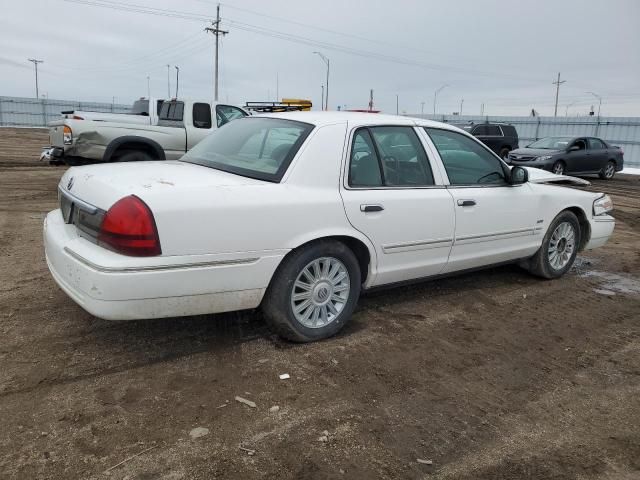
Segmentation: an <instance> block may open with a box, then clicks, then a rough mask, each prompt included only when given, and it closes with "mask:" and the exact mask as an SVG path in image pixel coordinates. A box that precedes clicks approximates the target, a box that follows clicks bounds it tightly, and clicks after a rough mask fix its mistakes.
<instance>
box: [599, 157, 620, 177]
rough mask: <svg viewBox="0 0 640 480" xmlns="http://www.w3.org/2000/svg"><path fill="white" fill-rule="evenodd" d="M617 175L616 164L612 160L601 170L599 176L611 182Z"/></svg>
mask: <svg viewBox="0 0 640 480" xmlns="http://www.w3.org/2000/svg"><path fill="white" fill-rule="evenodd" d="M615 174H616V164H615V163H614V162H613V161H612V160H609V161H608V162H607V164H606V165H605V166H604V168H603V169H602V170H600V173H598V176H599V177H600V178H601V179H603V180H611V179H612V178H613V176H614V175H615Z"/></svg>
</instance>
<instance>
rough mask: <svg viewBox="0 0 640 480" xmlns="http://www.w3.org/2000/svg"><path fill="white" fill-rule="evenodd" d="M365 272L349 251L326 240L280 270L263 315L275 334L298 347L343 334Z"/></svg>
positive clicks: (292, 257)
mask: <svg viewBox="0 0 640 480" xmlns="http://www.w3.org/2000/svg"><path fill="white" fill-rule="evenodd" d="M360 283H361V276H360V266H359V264H358V259H357V258H356V256H355V255H354V253H353V252H352V251H351V249H349V248H348V247H347V246H346V245H344V244H343V243H341V242H338V241H334V240H322V241H318V242H314V243H312V244H310V245H307V246H304V247H302V248H300V249H299V250H295V251H293V252H292V253H291V254H289V255H288V256H287V257H286V258H285V259H284V260H283V261H282V264H281V265H280V266H279V267H278V269H277V270H276V273H275V274H274V277H273V279H272V280H271V284H270V285H269V288H268V289H267V292H266V293H265V297H264V300H263V302H262V310H263V312H264V315H265V319H266V321H267V324H268V325H269V327H271V329H272V330H273V331H274V332H275V333H277V334H278V335H280V336H281V337H283V338H286V339H287V340H291V341H293V342H313V341H316V340H322V339H324V338H328V337H331V336H333V335H335V334H336V333H338V332H339V331H340V330H341V329H342V328H343V327H344V325H345V324H346V323H347V322H348V321H349V319H350V318H351V314H352V313H353V310H354V309H355V307H356V304H357V302H358V298H359V296H360Z"/></svg>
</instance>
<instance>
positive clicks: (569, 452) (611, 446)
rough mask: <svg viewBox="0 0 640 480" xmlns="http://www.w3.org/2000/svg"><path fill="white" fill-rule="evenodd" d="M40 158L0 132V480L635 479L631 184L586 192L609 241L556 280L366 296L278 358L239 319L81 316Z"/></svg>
mask: <svg viewBox="0 0 640 480" xmlns="http://www.w3.org/2000/svg"><path fill="white" fill-rule="evenodd" d="M15 142H18V143H17V145H19V148H15V146H14V148H13V149H12V150H11V152H10V153H8V150H7V144H12V145H15ZM46 143H47V137H46V134H43V132H41V131H33V130H24V131H15V130H10V129H0V366H1V368H0V419H1V424H0V425H1V426H0V477H1V478H12V479H13V478H15V479H35V478H51V479H75V478H91V479H94V478H95V479H100V478H114V479H130V480H134V479H135V480H143V479H171V480H177V479H213V478H231V479H258V478H277V479H340V478H347V479H373V478H383V479H391V478H403V479H404V478H409V479H463V480H476V479H522V478H531V479H556V480H558V479H616V480H621V479H622V480H624V479H639V478H640V213H639V212H640V210H639V209H640V177H634V176H629V175H618V176H617V177H616V179H615V180H614V181H611V182H603V181H600V180H598V179H593V186H592V187H590V188H592V189H594V190H600V191H605V192H608V193H610V194H612V196H613V199H614V202H615V204H616V212H615V216H616V217H617V218H618V224H617V226H616V230H615V234H614V237H613V238H612V240H611V241H610V242H609V244H608V245H607V246H606V247H604V248H601V249H598V250H594V251H590V252H586V253H583V254H582V255H580V257H579V259H578V262H577V265H576V267H575V268H574V269H573V271H572V272H571V273H570V274H568V275H566V276H565V277H564V278H562V279H560V280H556V281H541V280H539V279H537V278H533V277H531V276H529V275H528V274H527V273H525V272H524V271H521V270H520V269H518V268H517V267H515V266H509V267H501V268H494V269H491V270H487V271H484V272H481V273H474V274H468V275H464V276H460V277H456V278H450V279H446V280H440V281H436V282H430V283H423V284H420V285H416V286H413V287H406V288H401V289H396V290H389V291H385V292H380V293H376V294H370V295H368V296H365V297H364V298H362V299H361V301H360V303H359V307H358V309H357V311H356V314H355V316H354V318H353V321H352V322H351V323H350V324H349V326H348V327H347V328H346V329H345V331H344V332H343V333H342V334H340V335H339V336H338V337H336V338H333V339H330V340H328V341H324V342H320V343H316V344H310V345H295V344H291V343H287V342H283V341H281V340H279V339H277V338H275V337H273V336H272V335H270V333H269V331H268V330H267V328H266V327H265V325H264V323H263V321H262V319H261V317H260V313H259V312H245V313H240V314H229V315H218V316H203V317H197V318H181V319H167V320H156V321H140V322H107V321H102V320H98V319H96V318H93V317H92V316H91V315H89V314H87V313H85V312H84V311H83V310H82V309H81V308H80V307H78V306H77V305H76V304H75V303H74V302H73V301H72V300H71V299H69V298H68V297H67V296H66V295H65V294H64V293H63V292H62V291H61V290H60V289H58V288H57V286H56V285H55V283H54V281H53V280H52V278H51V277H50V275H49V273H48V270H47V267H46V264H45V261H44V257H43V248H42V240H41V230H42V220H43V215H44V214H45V213H46V212H48V211H49V210H52V209H54V208H56V184H57V182H58V179H59V178H60V176H61V175H62V172H63V170H64V168H63V167H51V166H48V165H46V164H42V163H40V162H38V160H37V154H38V153H39V150H40V146H42V145H45V144H46ZM282 373H288V374H289V375H290V376H291V378H290V379H288V380H280V379H279V374H282ZM236 396H240V397H243V398H246V399H248V400H251V401H253V402H255V403H256V405H257V406H256V407H255V408H251V407H249V406H247V405H245V404H243V403H239V402H238V401H236V400H235V397H236ZM275 406H278V407H279V409H273V410H277V411H275V412H274V411H271V408H272V407H275ZM198 427H202V428H206V429H208V433H207V434H206V435H204V436H200V437H198V438H192V437H191V436H190V432H192V430H193V429H195V428H198ZM325 431H326V432H327V433H325ZM323 436H326V439H324V438H323V439H322V440H326V441H322V440H320V437H323ZM243 449H247V450H251V451H254V452H253V453H254V454H253V455H250V453H252V452H250V451H247V450H243ZM418 459H421V460H428V461H431V462H432V464H426V463H419V462H418V461H417V460H418ZM121 462H124V463H121Z"/></svg>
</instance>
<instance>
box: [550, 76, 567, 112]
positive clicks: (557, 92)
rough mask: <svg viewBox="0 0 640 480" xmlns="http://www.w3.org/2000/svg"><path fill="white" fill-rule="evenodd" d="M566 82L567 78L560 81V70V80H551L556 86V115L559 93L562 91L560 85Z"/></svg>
mask: <svg viewBox="0 0 640 480" xmlns="http://www.w3.org/2000/svg"><path fill="white" fill-rule="evenodd" d="M564 82H566V80H562V81H560V72H558V80H556V81H555V82H551V84H552V85H555V86H556V108H555V110H554V111H553V116H554V117H557V116H558V94H559V93H560V85H562V84H563V83H564Z"/></svg>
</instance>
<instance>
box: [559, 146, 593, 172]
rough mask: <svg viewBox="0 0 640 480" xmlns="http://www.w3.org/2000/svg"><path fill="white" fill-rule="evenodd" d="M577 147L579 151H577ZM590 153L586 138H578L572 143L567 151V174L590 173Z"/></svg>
mask: <svg viewBox="0 0 640 480" xmlns="http://www.w3.org/2000/svg"><path fill="white" fill-rule="evenodd" d="M576 147H577V150H576V149H575V148H576ZM589 159H590V153H589V150H588V149H587V139H586V138H576V139H574V140H573V142H571V144H570V145H569V148H568V150H567V155H566V160H565V161H566V164H567V169H566V170H565V173H578V172H587V171H589Z"/></svg>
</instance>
